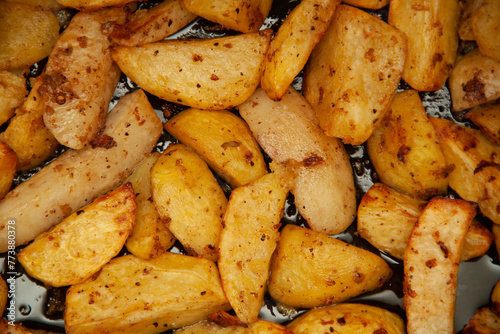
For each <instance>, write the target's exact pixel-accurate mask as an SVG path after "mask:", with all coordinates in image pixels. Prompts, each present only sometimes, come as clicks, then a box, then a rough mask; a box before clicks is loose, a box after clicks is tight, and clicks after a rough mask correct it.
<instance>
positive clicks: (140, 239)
mask: <svg viewBox="0 0 500 334" xmlns="http://www.w3.org/2000/svg"><path fill="white" fill-rule="evenodd" d="M159 156H160V153H159V152H153V153H151V154H150V155H148V156H147V157H146V158H145V159H144V160H143V161H142V162H141V164H140V165H139V166H138V167H137V168H136V169H135V171H134V173H133V174H132V175H131V176H130V177H129V178H128V181H130V182H131V183H132V187H134V191H135V192H136V197H135V200H136V202H137V210H136V213H135V224H134V229H133V230H132V233H131V234H130V236H129V237H128V239H127V242H126V243H125V246H126V247H127V250H128V251H129V252H131V253H132V254H134V255H135V256H137V257H139V258H141V259H144V260H147V259H152V258H154V257H156V256H158V255H160V254H163V253H165V252H166V251H167V249H169V248H170V247H171V246H172V245H173V244H174V242H175V237H174V236H173V234H172V232H170V230H169V229H168V228H167V226H166V225H165V224H164V223H163V221H162V220H161V218H160V214H159V213H158V211H156V207H155V204H154V202H153V197H152V196H153V194H152V191H151V168H152V167H153V165H154V164H155V162H156V160H158V157H159Z"/></svg>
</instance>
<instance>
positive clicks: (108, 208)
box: [18, 183, 137, 287]
mask: <svg viewBox="0 0 500 334" xmlns="http://www.w3.org/2000/svg"><path fill="white" fill-rule="evenodd" d="M136 207H137V205H136V203H135V194H134V189H133V188H132V184H131V183H125V184H124V185H123V186H121V187H119V188H117V189H116V190H114V191H112V192H110V193H108V194H106V195H104V196H101V197H99V198H97V199H96V200H95V201H93V202H92V203H91V204H89V205H87V206H86V207H84V208H82V209H80V210H78V211H77V212H75V213H73V214H72V215H71V216H69V217H68V218H66V219H65V220H63V221H62V222H61V223H59V224H57V225H56V226H54V227H53V228H52V229H51V230H50V231H48V232H45V233H43V234H41V235H39V236H38V237H37V238H36V239H35V241H33V242H32V243H31V244H29V245H28V246H27V247H26V248H24V249H23V250H22V251H21V252H20V253H19V254H18V260H19V262H20V263H21V264H22V265H23V267H24V269H25V270H26V272H27V273H28V274H29V275H30V276H31V277H34V278H36V279H38V280H40V281H42V282H44V283H45V284H46V285H48V286H55V287H59V286H65V285H72V284H78V283H81V282H83V281H85V280H86V279H87V278H89V277H91V276H92V275H94V274H95V273H96V272H98V271H99V270H100V269H101V267H102V266H103V265H105V264H106V263H107V262H108V261H109V260H111V259H112V258H113V257H115V256H116V255H117V254H118V253H119V252H120V251H121V250H122V248H123V245H124V244H125V241H126V240H127V237H128V236H129V234H130V232H131V231H132V228H133V226H134V223H135V210H136Z"/></svg>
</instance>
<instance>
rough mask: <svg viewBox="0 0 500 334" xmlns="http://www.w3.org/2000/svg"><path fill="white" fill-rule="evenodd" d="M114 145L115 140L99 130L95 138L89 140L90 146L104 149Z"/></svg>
mask: <svg viewBox="0 0 500 334" xmlns="http://www.w3.org/2000/svg"><path fill="white" fill-rule="evenodd" d="M116 145H117V144H116V141H115V140H114V139H113V137H110V136H108V135H106V134H104V133H102V132H99V133H98V134H97V135H96V136H95V138H94V139H92V140H91V141H90V146H92V148H96V147H104V148H105V149H110V148H112V147H115V146H116Z"/></svg>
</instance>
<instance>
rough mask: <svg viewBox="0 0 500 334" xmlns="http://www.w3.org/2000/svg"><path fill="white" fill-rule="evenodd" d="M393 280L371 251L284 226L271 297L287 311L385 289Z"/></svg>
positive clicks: (276, 254)
mask: <svg viewBox="0 0 500 334" xmlns="http://www.w3.org/2000/svg"><path fill="white" fill-rule="evenodd" d="M391 275H392V270H391V268H390V267H389V265H388V264H387V263H386V262H385V261H384V260H383V259H382V258H380V257H379V256H377V255H375V254H373V253H371V252H369V251H366V250H364V249H361V248H358V247H355V246H353V245H350V244H347V243H345V242H343V241H341V240H338V239H335V238H332V237H329V236H328V235H327V234H324V233H320V232H315V231H312V230H310V229H307V228H303V227H298V226H295V225H286V226H285V227H284V228H283V230H282V231H281V237H280V240H279V242H278V246H277V248H276V251H275V253H274V255H273V260H272V264H271V276H270V279H269V293H270V295H271V296H272V297H273V298H274V299H275V300H277V301H278V302H280V303H283V304H285V305H288V306H292V307H300V308H309V307H318V306H324V305H328V304H332V303H340V302H342V301H344V300H347V299H349V298H352V297H354V296H358V295H360V294H362V293H365V292H368V291H371V290H374V289H376V288H378V287H381V286H382V285H383V284H384V283H385V282H386V281H387V280H388V279H389V278H390V277H391Z"/></svg>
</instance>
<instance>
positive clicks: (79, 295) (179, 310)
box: [64, 252, 231, 334]
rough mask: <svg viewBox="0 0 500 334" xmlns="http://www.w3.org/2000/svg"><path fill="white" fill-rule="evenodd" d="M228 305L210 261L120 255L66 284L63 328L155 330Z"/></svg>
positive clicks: (138, 332) (176, 256)
mask: <svg viewBox="0 0 500 334" xmlns="http://www.w3.org/2000/svg"><path fill="white" fill-rule="evenodd" d="M230 308H231V306H229V303H228V301H227V299H226V296H225V295H224V291H223V290H222V286H221V283H220V278H219V272H218V270H217V266H216V265H215V263H213V262H212V261H210V260H207V259H203V258H195V257H192V256H187V255H179V254H174V253H169V252H167V253H164V254H162V255H160V256H158V257H157V258H154V259H151V260H141V259H139V258H137V257H135V256H133V255H126V256H122V257H118V258H115V259H113V260H111V261H110V262H109V263H108V264H106V265H105V266H104V267H103V268H102V270H101V272H100V273H99V276H97V277H96V278H93V279H92V278H91V279H88V280H87V281H85V282H83V283H81V284H77V285H73V286H71V287H70V288H69V290H68V292H67V294H66V310H65V311H64V321H65V329H66V332H67V333H68V334H75V333H76V334H80V333H89V334H90V333H96V332H105V333H109V334H111V333H136V334H141V333H161V332H164V331H166V330H169V329H173V328H179V327H182V326H187V325H191V324H194V323H196V322H197V321H200V320H203V319H206V318H207V316H208V315H209V314H212V313H214V312H217V311H220V310H226V311H227V310H229V309H230Z"/></svg>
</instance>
